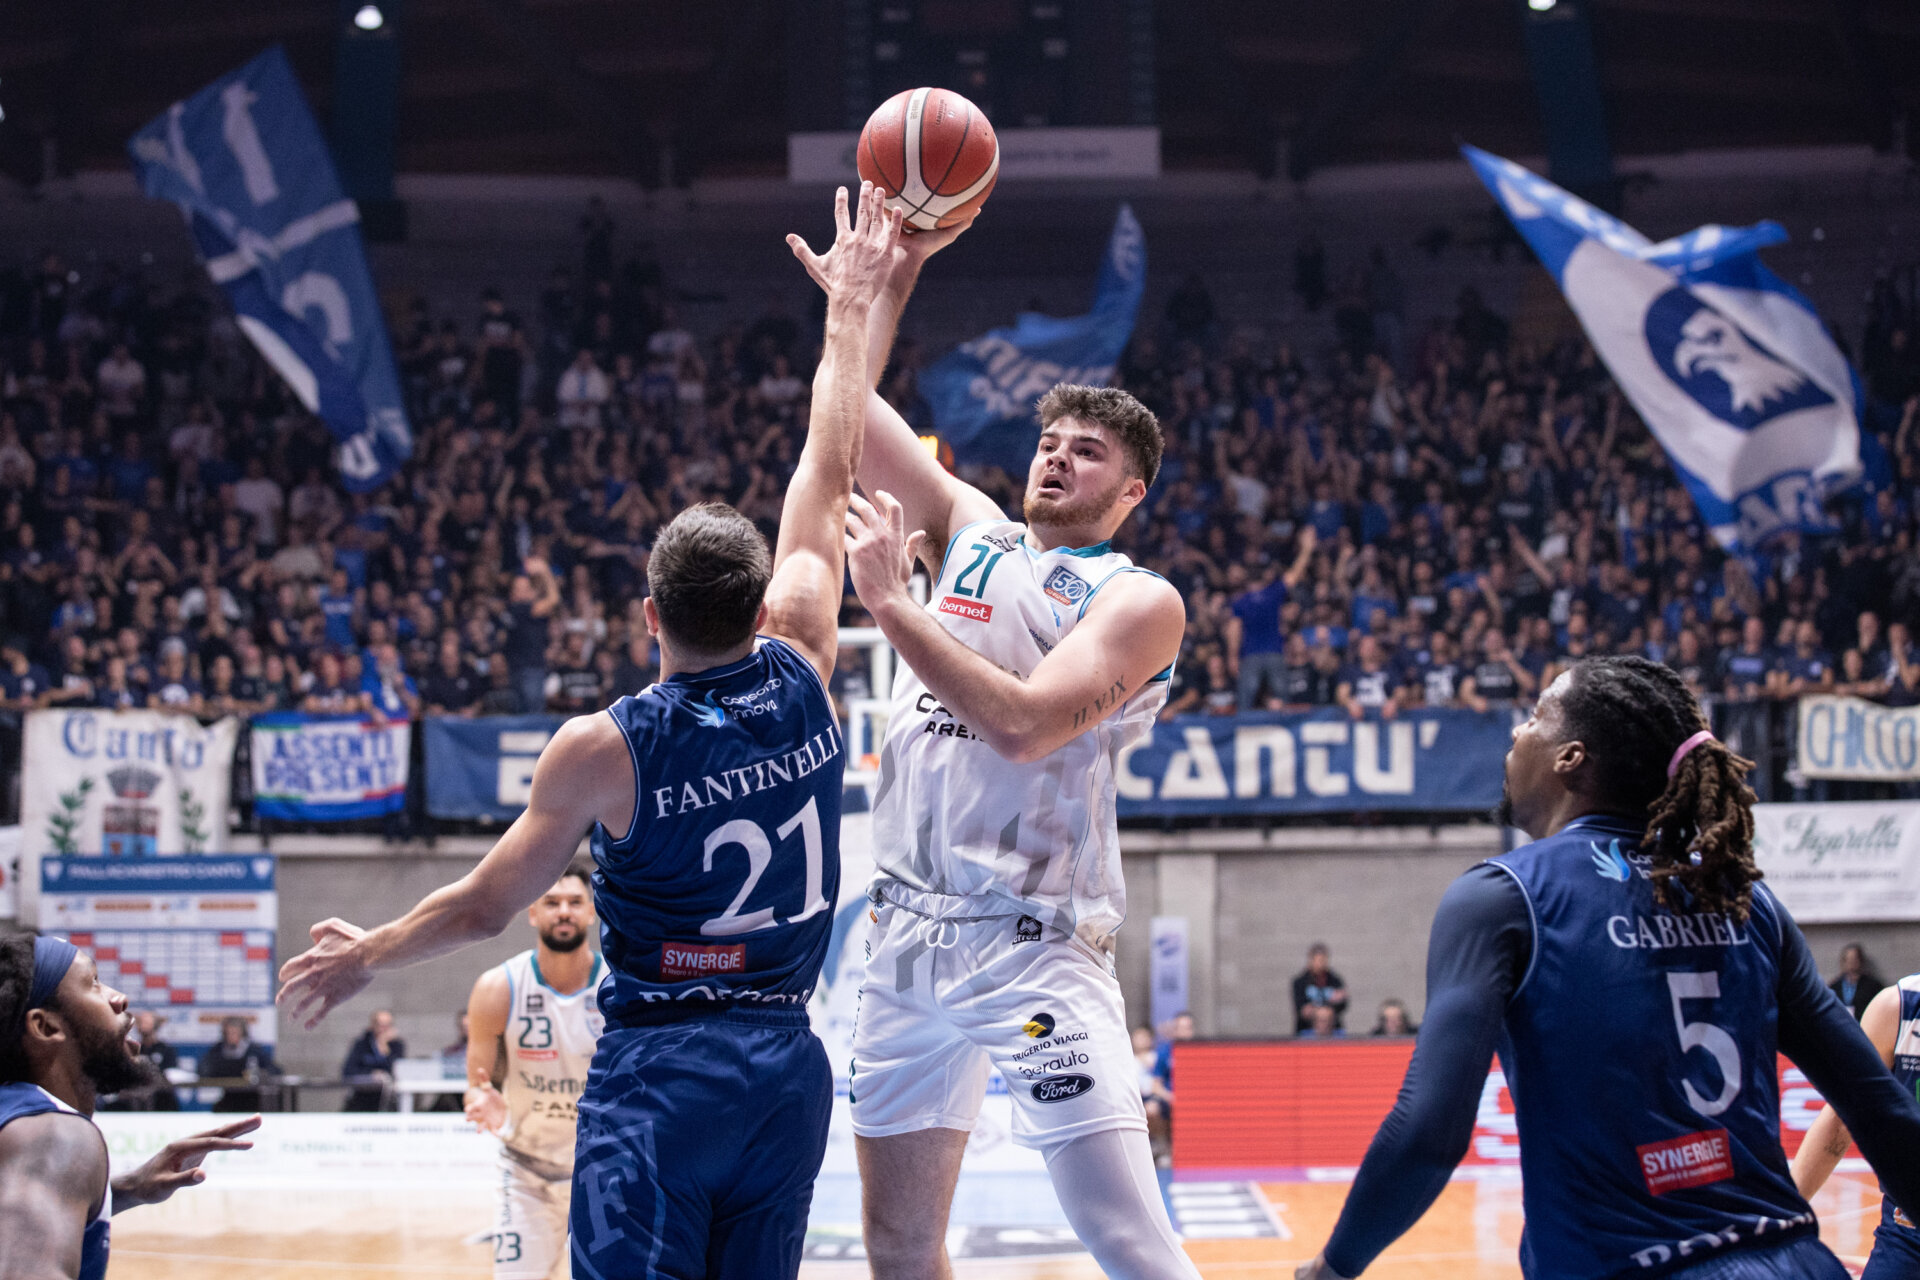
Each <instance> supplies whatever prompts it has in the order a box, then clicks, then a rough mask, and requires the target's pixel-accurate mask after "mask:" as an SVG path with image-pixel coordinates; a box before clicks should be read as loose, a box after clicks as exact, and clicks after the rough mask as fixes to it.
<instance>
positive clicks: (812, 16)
mask: <svg viewBox="0 0 1920 1280" xmlns="http://www.w3.org/2000/svg"><path fill="white" fill-rule="evenodd" d="M871 2H873V3H886V4H896V5H905V6H917V8H916V9H915V12H916V13H921V12H924V13H928V14H935V11H937V14H936V15H935V16H937V17H938V19H939V20H940V21H943V22H945V23H946V24H948V27H949V28H950V29H959V30H960V31H962V32H963V33H964V31H965V29H966V28H967V26H968V24H969V23H972V22H976V21H1002V20H1005V19H1006V18H1007V16H1008V15H1009V14H1012V15H1013V17H1014V18H1015V19H1016V20H1017V19H1018V17H1019V11H1021V10H1022V9H1023V7H1024V6H1025V5H1027V4H1029V3H1035V4H1037V3H1039V0H977V2H976V0H871ZM1082 2H1084V3H1091V4H1100V3H1106V4H1113V3H1116V0H1065V3H1067V4H1068V5H1073V4H1076V3H1082ZM1588 2H1589V3H1591V5H1592V7H1593V23H1594V30H1595V38H1596V42H1597V45H1598V50H1599V56H1600V60H1601V64H1602V78H1603V84H1604V86H1605V102H1606V110H1607V117H1608V127H1609V131H1610V133H1611V140H1612V144H1613V148H1614V151H1615V152H1616V154H1625V155H1631V154H1649V153H1660V152H1672V151H1678V150H1684V149H1691V148H1701V147H1740V146H1786V145H1809V144H1813V145H1818V144H1836V143H1855V144H1858V143H1868V144H1871V145H1873V146H1875V147H1878V148H1882V149H1886V148H1899V149H1902V150H1910V149H1912V148H1913V147H1914V145H1915V139H1914V137H1913V134H1912V133H1911V132H1910V131H1909V129H1908V127H1907V125H1906V124H1905V123H1903V122H1905V121H1909V120H1912V118H1913V117H1914V115H1915V114H1916V108H1920V6H1916V5H1915V4H1914V3H1913V0H1588ZM839 3H840V0H811V3H808V2H807V0H730V2H729V3H715V2H699V3H696V2H692V0H679V2H670V0H404V6H405V7H404V14H403V17H402V20H401V22H400V28H399V29H400V31H401V35H402V46H401V49H402V67H403V73H402V92H401V103H400V109H399V118H400V138H399V146H398V167H399V169H400V170H401V171H402V172H442V173H505V174H536V173H537V174H555V173H570V174H621V175H627V176H633V177H636V178H639V179H641V180H643V181H647V182H656V181H660V180H662V179H663V178H664V179H665V180H667V181H675V180H684V179H686V178H689V177H696V176H742V175H763V176H778V175H780V174H781V173H782V172H783V171H784V164H785V154H786V145H785V135H786V133H787V130H788V119H789V106H788V92H787V81H788V77H789V75H790V74H794V73H793V72H792V71H791V69H790V66H789V64H790V62H792V61H795V59H793V58H790V56H789V50H790V49H791V48H792V47H794V40H793V39H792V38H791V36H790V33H789V30H788V27H789V24H791V23H796V22H801V21H810V20H817V19H818V15H819V14H820V13H822V12H823V11H832V10H835V9H836V8H837V6H838V5H839ZM1056 7H1057V6H1056ZM7 10H8V13H7V17H8V22H7V23H6V24H5V25H4V27H0V108H3V109H4V111H5V113H6V115H5V119H4V121H3V122H0V169H4V171H5V172H6V173H7V174H9V175H10V176H12V177H13V178H15V179H17V180H19V181H22V182H26V183H29V184H31V183H33V182H37V181H38V180H40V178H41V177H42V176H43V174H45V173H47V172H48V171H49V170H51V171H53V172H56V173H70V172H73V171H75V170H82V169H97V168H108V167H118V166H120V165H122V164H123V163H124V155H123V151H122V147H123V145H124V142H125V139H126V138H127V137H128V135H130V134H131V133H132V132H133V131H134V130H135V129H136V128H138V127H139V126H140V125H141V124H143V123H145V122H146V121H147V120H148V119H150V118H152V117H153V116H154V115H155V114H156V113H158V112H159V111H161V110H162V109H164V108H165V106H166V105H167V103H168V102H170V101H172V100H173V99H175V98H177V97H180V96H182V95H184V94H186V93H188V92H190V91H192V90H193V89H195V88H198V87H199V86H200V85H202V84H204V83H205V82H206V81H208V80H210V79H212V78H213V77H215V76H216V75H218V74H220V73H221V72H224V71H226V70H228V69H230V68H232V67H234V66H236V65H238V64H239V63H241V62H243V61H245V60H246V59H248V58H250V57H251V56H253V55H254V54H255V53H257V52H259V50H260V49H261V48H262V47H263V46H265V45H267V44H269V43H271V42H274V41H279V42H281V43H282V44H284V45H285V46H286V48H287V51H288V53H289V55H290V56H291V58H292V61H293V63H294V66H295V67H296V69H297V70H298V71H299V73H300V75H301V78H302V80H303V82H304V83H305V84H306V86H307V89H308V91H309V93H310V95H311V96H312V98H313V100H314V103H315V106H316V108H318V109H319V110H320V111H321V112H322V114H323V117H324V113H325V111H326V109H327V105H328V101H329V98H330V96H331V90H332V86H331V80H332V68H333V50H334V33H335V30H336V27H337V25H338V24H339V23H340V22H341V18H342V8H341V6H340V4H339V2H338V0H274V2H273V3H271V4H262V3H259V2H258V0H139V2H138V3H135V2H134V0H17V2H16V3H13V4H9V5H8V6H7ZM1524 16H1525V4H1524V2H1523V0H1368V2H1367V3H1364V4H1356V3H1354V2H1353V0H1263V2H1253V0H1240V2H1234V0H1155V3H1154V9H1153V28H1154V42H1155V43H1154V59H1155V66H1156V75H1155V77H1154V96H1155V110H1156V114H1157V118H1158V121H1159V123H1160V125H1161V127H1162V129H1163V138H1164V146H1163V152H1164V158H1165V163H1166V165H1167V167H1168V168H1169V169H1195V168H1213V169H1222V168H1224V169H1250V170H1254V171H1257V172H1261V173H1263V174H1265V173H1270V172H1272V171H1273V170H1274V169H1275V168H1276V166H1277V167H1280V168H1288V167H1291V168H1292V169H1294V170H1295V171H1296V172H1302V171H1305V170H1308V169H1312V168H1318V167H1323V166H1326V165H1330V164H1342V163H1353V162H1365V161H1383V160H1418V159H1432V158H1437V157H1441V156H1446V155H1449V154H1452V151H1453V147H1454V144H1455V141H1456V139H1470V140H1472V141H1474V142H1476V143H1478V144H1480V145H1483V146H1486V147H1488V148H1491V149H1493V150H1497V151H1502V152H1506V153H1520V154H1537V153H1539V152H1540V151H1542V150H1543V149H1544V138H1543V136H1542V133H1541V128H1540V125H1539V122H1538V105H1537V98H1536V94H1535V88H1534V84H1533V81H1532V79H1531V75H1530V71H1529V66H1528V61H1527V56H1526V50H1525V46H1524V43H1523V36H1522V22H1523V20H1524ZM956 87H962V86H959V85H956Z"/></svg>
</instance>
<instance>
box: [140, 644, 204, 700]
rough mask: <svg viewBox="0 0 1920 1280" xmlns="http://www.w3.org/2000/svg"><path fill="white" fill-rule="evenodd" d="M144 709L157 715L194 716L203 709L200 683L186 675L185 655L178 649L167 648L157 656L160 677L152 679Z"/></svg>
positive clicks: (177, 646) (184, 650)
mask: <svg viewBox="0 0 1920 1280" xmlns="http://www.w3.org/2000/svg"><path fill="white" fill-rule="evenodd" d="M147 705H148V706H149V707H153V708H155V709H156V710H160V711H173V712H177V713H179V714H181V715H188V716H197V715H199V714H201V713H202V712H203V711H204V710H205V709H206V702H205V699H204V698H203V697H202V696H201V689H200V682H199V681H198V680H195V679H194V678H193V676H192V675H190V674H189V673H188V671H187V651H186V648H185V647H184V646H181V645H169V646H167V648H166V649H165V650H164V651H163V652H162V653H161V655H160V673H159V675H158V676H156V677H155V679H154V684H153V691H152V692H151V693H149V694H148V695H147Z"/></svg>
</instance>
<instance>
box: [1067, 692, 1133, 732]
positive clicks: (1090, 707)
mask: <svg viewBox="0 0 1920 1280" xmlns="http://www.w3.org/2000/svg"><path fill="white" fill-rule="evenodd" d="M1126 696H1127V682H1126V681H1124V680H1115V681H1114V682H1113V683H1112V684H1110V685H1108V686H1107V688H1106V691H1105V692H1103V693H1100V694H1098V695H1096V696H1095V698H1094V700H1093V701H1092V702H1090V703H1088V704H1087V705H1086V706H1084V707H1082V708H1080V709H1079V710H1078V711H1076V712H1074V713H1073V727H1074V728H1076V729H1084V728H1085V727H1086V726H1088V725H1090V724H1097V723H1099V722H1100V721H1101V720H1102V719H1104V718H1105V717H1106V714H1107V712H1109V711H1111V710H1113V709H1114V708H1115V707H1117V706H1119V705H1120V700H1121V699H1122V698H1124V697H1126Z"/></svg>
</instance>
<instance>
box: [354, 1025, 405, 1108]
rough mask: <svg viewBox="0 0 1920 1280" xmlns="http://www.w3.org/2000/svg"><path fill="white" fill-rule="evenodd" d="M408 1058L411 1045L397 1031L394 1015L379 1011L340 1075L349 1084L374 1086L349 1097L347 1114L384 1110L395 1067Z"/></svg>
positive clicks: (358, 1040)
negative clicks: (394, 1024)
mask: <svg viewBox="0 0 1920 1280" xmlns="http://www.w3.org/2000/svg"><path fill="white" fill-rule="evenodd" d="M406 1056H407V1042H406V1041H404V1040H402V1039H401V1038H400V1037H399V1035H398V1033H396V1032H395V1031H394V1027H393V1011H392V1010H391V1009H376V1010H375V1011H374V1014H373V1017H372V1018H371V1019H369V1020H368V1022H367V1029H366V1030H365V1031H362V1032H361V1033H360V1037H359V1038H358V1039H357V1040H355V1041H354V1042H353V1044H352V1046H351V1047H350V1048H348V1050H347V1057H346V1061H344V1062H342V1063H341V1064H340V1074H341V1076H343V1077H344V1078H346V1079H347V1080H351V1081H357V1082H362V1083H363V1084H364V1083H365V1082H368V1081H371V1082H373V1083H372V1084H371V1085H367V1086H366V1087H363V1088H358V1089H355V1090H353V1091H352V1092H351V1093H349V1094H348V1095H347V1104H346V1107H345V1110H348V1111H378V1110H380V1109H381V1105H382V1103H383V1102H384V1101H385V1099H386V1095H387V1086H389V1085H391V1084H392V1083H393V1064H394V1063H395V1062H397V1061H399V1060H400V1059H401V1058H404V1057H406Z"/></svg>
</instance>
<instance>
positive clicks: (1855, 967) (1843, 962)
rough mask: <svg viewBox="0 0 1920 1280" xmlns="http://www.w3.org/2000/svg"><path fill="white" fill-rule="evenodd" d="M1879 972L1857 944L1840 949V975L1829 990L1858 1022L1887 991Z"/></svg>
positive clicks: (1830, 983)
mask: <svg viewBox="0 0 1920 1280" xmlns="http://www.w3.org/2000/svg"><path fill="white" fill-rule="evenodd" d="M1886 985H1887V984H1886V983H1885V982H1884V981H1882V979H1881V977H1880V974H1879V972H1878V971H1877V970H1876V969H1875V968H1874V967H1873V965H1872V964H1870V963H1869V962H1868V960H1867V953H1866V951H1865V950H1864V949H1863V948H1862V947H1861V946H1860V944H1859V943H1857V942H1849V943H1848V944H1847V945H1846V946H1844V947H1842V948H1840V973H1839V975H1838V976H1837V977H1835V978H1834V980H1833V981H1832V982H1829V983H1828V984H1827V989H1828V990H1830V991H1832V992H1833V994H1834V995H1835V996H1837V997H1839V1000H1840V1003H1841V1004H1843V1005H1845V1006H1846V1007H1847V1012H1849V1013H1851V1014H1852V1015H1853V1017H1854V1020H1855V1021H1856V1022H1857V1021H1859V1019H1860V1015H1861V1014H1863V1013H1865V1012H1866V1011H1867V1005H1868V1004H1869V1003H1871V1002H1872V1000H1873V998H1874V997H1875V996H1877V995H1879V994H1880V993H1881V991H1883V990H1885V989H1886Z"/></svg>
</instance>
